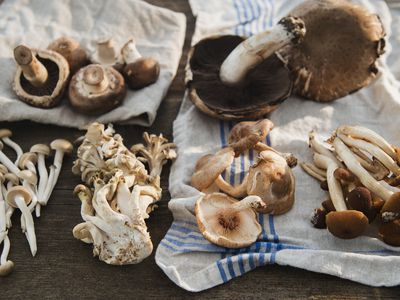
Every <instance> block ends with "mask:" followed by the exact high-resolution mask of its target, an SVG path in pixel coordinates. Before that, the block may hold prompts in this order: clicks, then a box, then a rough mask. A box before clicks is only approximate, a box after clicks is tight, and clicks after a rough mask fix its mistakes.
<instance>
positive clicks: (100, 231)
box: [72, 123, 176, 265]
mask: <svg viewBox="0 0 400 300" xmlns="http://www.w3.org/2000/svg"><path fill="white" fill-rule="evenodd" d="M143 137H144V140H145V142H146V145H143V144H136V145H134V146H132V148H131V149H130V150H129V149H128V148H126V147H125V145H124V144H123V139H122V137H121V136H120V135H119V134H115V131H114V129H113V127H112V126H111V125H109V126H108V127H107V128H106V127H105V126H104V125H103V124H99V123H93V124H91V125H89V127H88V129H87V132H86V135H85V137H84V140H83V142H82V144H81V145H80V146H79V148H78V152H77V156H78V158H77V160H76V161H75V162H74V165H73V168H72V171H73V173H75V174H79V175H81V179H82V181H84V182H85V184H86V185H83V184H80V185H78V186H76V187H75V191H74V193H75V194H76V195H77V196H78V197H79V199H80V200H81V201H82V206H81V215H82V218H83V220H84V222H83V223H80V224H78V225H76V226H75V227H74V229H73V235H74V237H75V238H77V239H79V240H82V241H83V242H85V243H89V244H93V255H94V256H98V257H99V259H100V260H102V261H104V262H106V263H108V264H113V265H126V264H136V263H139V262H141V261H142V260H143V259H145V258H146V257H148V256H149V255H150V254H151V252H152V250H153V244H152V242H151V239H150V235H149V232H148V231H147V226H146V223H145V219H146V218H148V217H149V214H150V213H151V211H152V210H153V209H154V208H155V207H156V202H157V201H159V200H160V199H161V187H160V174H161V170H162V166H163V165H164V164H165V163H166V161H167V160H172V159H175V157H176V152H175V150H174V149H175V145H174V144H172V143H168V141H167V139H165V138H164V137H163V136H162V135H159V136H156V135H153V134H152V135H149V134H147V133H144V136H143ZM146 165H147V168H146Z"/></svg>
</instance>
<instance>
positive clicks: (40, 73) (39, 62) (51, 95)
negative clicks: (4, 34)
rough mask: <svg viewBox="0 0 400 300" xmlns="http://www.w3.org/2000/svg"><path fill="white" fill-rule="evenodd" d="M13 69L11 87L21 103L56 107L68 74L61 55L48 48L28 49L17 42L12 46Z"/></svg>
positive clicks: (66, 64) (65, 63) (65, 62)
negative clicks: (14, 65)
mask: <svg viewBox="0 0 400 300" xmlns="http://www.w3.org/2000/svg"><path fill="white" fill-rule="evenodd" d="M14 58H15V61H16V62H17V64H18V66H17V71H16V73H15V77H14V84H13V89H14V92H15V93H16V95H17V97H18V98H19V99H21V100H22V101H24V102H25V103H27V104H29V105H32V106H36V107H40V108H51V107H54V106H56V105H57V104H58V103H59V102H60V100H61V97H62V95H63V92H64V90H65V87H66V84H67V80H68V77H69V66H68V62H67V61H66V60H65V58H64V57H63V56H62V55H60V54H58V53H56V52H54V51H50V50H37V49H36V50H31V49H29V48H28V47H26V46H23V45H20V46H18V47H16V48H15V49H14Z"/></svg>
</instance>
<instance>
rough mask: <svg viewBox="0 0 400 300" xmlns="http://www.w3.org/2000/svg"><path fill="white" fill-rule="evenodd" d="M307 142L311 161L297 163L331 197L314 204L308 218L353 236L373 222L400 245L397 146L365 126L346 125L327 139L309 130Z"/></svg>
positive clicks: (343, 235) (382, 235)
mask: <svg viewBox="0 0 400 300" xmlns="http://www.w3.org/2000/svg"><path fill="white" fill-rule="evenodd" d="M309 145H310V148H311V149H312V150H313V152H314V157H313V159H314V163H302V164H301V166H302V167H303V169H304V170H305V171H306V172H307V173H308V174H310V175H311V176H313V177H314V178H316V179H318V180H319V181H320V182H321V188H323V189H325V190H327V191H328V192H329V199H327V200H325V201H324V202H322V207H321V208H317V209H315V211H314V214H313V217H312V219H311V222H312V224H313V225H314V226H315V227H316V228H328V230H329V231H330V232H331V233H332V234H333V235H334V236H336V237H338V238H342V239H351V238H356V237H358V236H360V235H362V234H363V233H364V232H365V230H366V229H367V227H368V224H369V223H372V222H374V226H375V225H377V226H379V237H380V238H381V239H382V240H383V241H384V242H385V243H387V244H389V245H392V246H400V190H398V188H399V187H400V186H399V185H400V180H399V178H400V155H399V151H398V148H397V147H396V146H393V145H391V144H389V143H388V142H387V141H386V140H385V139H384V138H383V137H382V136H380V135H379V134H378V133H376V132H374V131H372V130H370V129H368V128H365V127H362V126H349V125H342V126H339V127H338V128H337V129H336V130H335V131H334V133H333V135H332V136H331V137H330V139H329V140H328V141H327V142H326V143H323V142H321V141H318V140H317V137H316V134H315V132H311V133H310V135H309ZM390 186H392V187H390ZM396 188H397V189H396Z"/></svg>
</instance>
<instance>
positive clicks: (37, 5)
mask: <svg viewBox="0 0 400 300" xmlns="http://www.w3.org/2000/svg"><path fill="white" fill-rule="evenodd" d="M185 29H186V18H185V16H184V15H183V14H181V13H176V12H173V11H170V10H167V9H164V8H159V7H155V6H152V5H149V4H147V3H145V2H143V1H137V0H96V1H94V0H92V1H88V0H86V1H81V0H70V1H49V0H5V1H4V2H3V3H2V4H1V5H0V121H18V120H32V121H35V122H40V123H49V124H56V125H60V126H68V127H81V126H84V125H86V124H88V123H90V122H92V121H94V120H97V121H99V122H103V123H108V122H113V123H125V124H139V125H143V126H150V125H151V124H152V123H153V121H154V119H155V117H156V113H157V109H158V107H159V105H160V103H161V100H162V99H163V97H164V96H165V94H166V93H167V90H168V88H169V86H170V83H171V81H172V79H173V77H174V76H175V74H176V71H177V68H178V64H179V59H180V57H181V53H182V46H183V41H184V36H185ZM60 36H69V37H72V38H74V39H76V40H78V41H79V42H81V44H82V45H83V46H84V47H85V48H86V49H87V50H89V51H93V50H94V43H93V41H94V40H96V39H98V38H103V37H112V38H113V40H114V42H115V45H116V46H117V47H121V46H122V45H123V44H124V43H125V42H126V41H127V40H128V39H129V38H131V37H134V38H135V39H136V40H137V46H138V50H139V52H140V53H142V55H143V56H152V57H154V58H155V59H157V60H158V61H159V62H160V65H161V72H160V77H159V79H158V81H157V82H156V83H155V84H153V85H151V86H149V87H146V88H144V89H141V90H139V91H131V90H128V93H127V96H126V98H125V100H124V103H123V105H121V106H120V107H118V108H116V109H114V110H112V111H110V112H108V113H106V114H104V115H101V116H97V117H88V116H84V115H82V114H79V113H76V112H74V111H73V110H72V109H71V107H70V105H69V104H68V100H67V99H66V98H65V97H64V99H63V100H62V103H61V105H59V106H58V107H56V108H52V109H39V108H34V107H32V106H28V105H27V104H25V103H23V102H21V101H19V100H18V99H17V98H16V96H15V95H14V93H13V91H12V81H13V76H14V72H15V69H16V65H15V62H14V60H13V49H14V47H15V46H17V45H18V44H25V45H27V46H29V47H32V48H45V47H47V45H48V44H49V43H50V42H51V41H52V40H54V39H56V38H58V37H60Z"/></svg>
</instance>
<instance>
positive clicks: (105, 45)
mask: <svg viewBox="0 0 400 300" xmlns="http://www.w3.org/2000/svg"><path fill="white" fill-rule="evenodd" d="M90 60H91V62H92V63H93V64H99V65H103V66H107V67H113V68H115V69H116V70H118V71H121V70H122V67H123V65H124V63H123V59H122V57H121V56H120V55H119V54H118V53H117V51H116V50H115V47H114V42H113V40H112V39H111V38H108V37H104V38H101V39H99V40H98V41H97V42H96V50H95V51H94V53H93V54H92V56H91V58H90Z"/></svg>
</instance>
